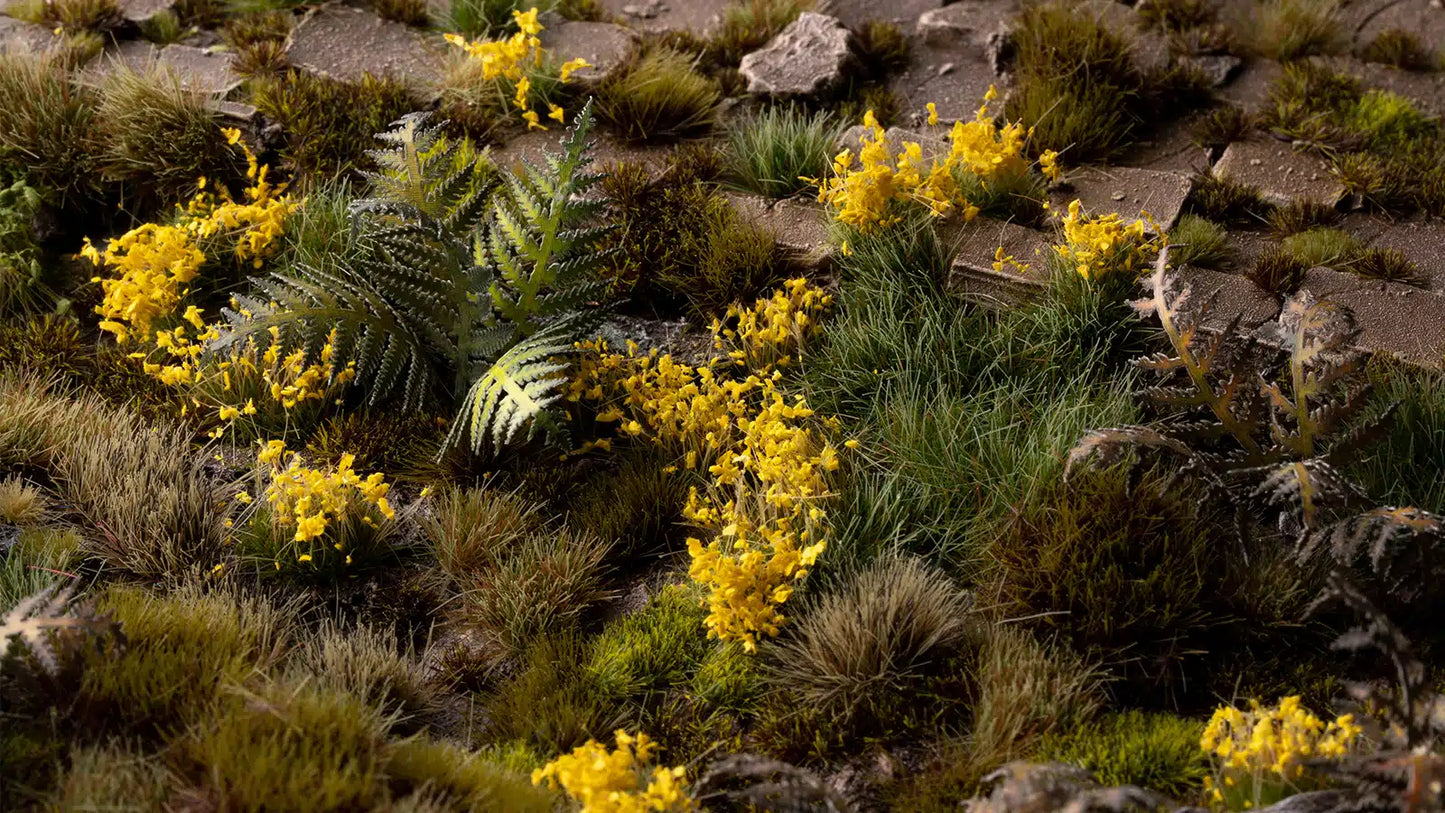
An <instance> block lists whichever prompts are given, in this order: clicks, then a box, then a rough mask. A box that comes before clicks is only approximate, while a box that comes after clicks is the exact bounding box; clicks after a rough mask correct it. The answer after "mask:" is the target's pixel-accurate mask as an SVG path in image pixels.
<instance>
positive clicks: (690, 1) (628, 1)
mask: <svg viewBox="0 0 1445 813" xmlns="http://www.w3.org/2000/svg"><path fill="white" fill-rule="evenodd" d="M599 2H600V5H601V6H602V8H603V9H605V10H606V11H607V12H609V13H610V14H611V15H612V16H614V17H618V18H619V20H618V22H621V23H625V24H626V25H628V26H630V27H631V28H635V29H637V30H639V31H690V32H692V33H694V34H697V35H699V36H706V35H708V34H711V33H712V32H714V31H716V30H717V28H718V26H719V25H720V24H721V22H722V15H723V11H724V10H725V9H726V8H727V7H728V6H730V5H732V2H731V0H599Z"/></svg>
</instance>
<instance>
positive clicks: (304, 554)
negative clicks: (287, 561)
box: [296, 553, 311, 562]
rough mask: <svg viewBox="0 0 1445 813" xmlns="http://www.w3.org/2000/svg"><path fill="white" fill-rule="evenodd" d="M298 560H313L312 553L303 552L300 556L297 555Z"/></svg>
mask: <svg viewBox="0 0 1445 813" xmlns="http://www.w3.org/2000/svg"><path fill="white" fill-rule="evenodd" d="M296 561H298V562H309V561H311V554H309V553H303V554H301V555H300V556H297V557H296Z"/></svg>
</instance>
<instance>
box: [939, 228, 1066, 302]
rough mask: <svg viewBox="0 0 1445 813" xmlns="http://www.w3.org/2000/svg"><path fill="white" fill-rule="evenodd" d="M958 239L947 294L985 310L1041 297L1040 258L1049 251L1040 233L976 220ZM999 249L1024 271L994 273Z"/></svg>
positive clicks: (1009, 267) (1010, 268) (1012, 269)
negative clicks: (953, 294)
mask: <svg viewBox="0 0 1445 813" xmlns="http://www.w3.org/2000/svg"><path fill="white" fill-rule="evenodd" d="M958 237H959V242H958V253H957V254H955V255H954V258H953V266H952V267H951V268H950V269H949V274H948V287H949V289H950V290H951V291H953V292H954V293H957V294H958V295H959V296H961V297H963V298H964V299H966V300H969V301H971V302H976V303H978V304H981V305H985V306H987V307H1003V306H1009V305H1018V304H1022V303H1024V302H1027V301H1029V300H1031V299H1034V298H1036V297H1038V296H1041V295H1042V294H1043V292H1044V288H1045V275H1044V271H1043V261H1044V256H1045V252H1048V251H1052V250H1053V249H1052V248H1051V247H1050V245H1049V241H1048V238H1046V237H1045V236H1044V234H1043V232H1039V231H1035V230H1033V229H1030V228H1026V227H1024V226H1019V225H1016V224H1014V223H1006V222H1004V221H1001V220H993V219H992V218H987V217H979V218H975V219H974V221H973V222H972V223H968V224H965V225H964V226H963V228H962V231H961V233H960V234H959V235H958ZM999 248H1003V251H1004V256H1006V257H1013V258H1014V261H1015V262H1016V263H1018V265H1020V266H1024V268H1023V269H1022V270H1020V268H1018V267H1017V266H1014V265H1006V266H1004V267H1003V269H1002V270H999V271H996V270H994V267H993V264H994V263H995V262H996V261H997V260H996V257H997V253H998V250H999Z"/></svg>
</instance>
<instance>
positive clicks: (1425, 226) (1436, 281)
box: [1371, 220, 1445, 319]
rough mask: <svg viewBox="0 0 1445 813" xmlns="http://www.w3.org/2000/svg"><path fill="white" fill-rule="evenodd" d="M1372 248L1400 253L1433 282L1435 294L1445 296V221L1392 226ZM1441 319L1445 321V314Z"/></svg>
mask: <svg viewBox="0 0 1445 813" xmlns="http://www.w3.org/2000/svg"><path fill="white" fill-rule="evenodd" d="M1371 245H1372V246H1373V247H1375V248H1393V249H1396V250H1398V251H1399V252H1400V253H1402V254H1404V255H1405V256H1406V257H1408V258H1410V261H1411V262H1413V263H1415V265H1417V266H1419V268H1420V271H1421V273H1423V274H1424V275H1425V276H1426V277H1428V278H1429V279H1430V289H1431V290H1432V291H1437V292H1445V221H1442V220H1418V221H1414V222H1408V223H1396V224H1392V225H1390V226H1387V227H1386V228H1385V229H1384V230H1382V231H1381V232H1380V234H1379V235H1378V236H1376V237H1375V239H1374V241H1373V242H1372V243H1371ZM1441 318H1442V319H1445V314H1442V315H1441Z"/></svg>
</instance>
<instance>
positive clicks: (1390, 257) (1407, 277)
mask: <svg viewBox="0 0 1445 813" xmlns="http://www.w3.org/2000/svg"><path fill="white" fill-rule="evenodd" d="M1350 270H1351V271H1353V272H1355V273H1356V274H1359V275H1360V276H1362V277H1369V278H1370V279H1382V280H1387V281H1389V282H1400V283H1404V284H1405V285H1414V286H1415V287H1417V288H1428V287H1430V278H1429V277H1427V276H1426V275H1425V273H1424V272H1423V271H1421V270H1420V267H1419V266H1417V265H1415V263H1414V262H1413V261H1411V260H1410V258H1409V257H1406V256H1405V254H1404V252H1402V251H1400V250H1399V249H1393V248H1367V249H1364V250H1362V251H1361V252H1360V253H1359V254H1358V255H1357V256H1356V257H1355V260H1354V262H1353V263H1351V264H1350Z"/></svg>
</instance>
